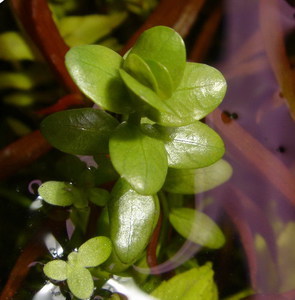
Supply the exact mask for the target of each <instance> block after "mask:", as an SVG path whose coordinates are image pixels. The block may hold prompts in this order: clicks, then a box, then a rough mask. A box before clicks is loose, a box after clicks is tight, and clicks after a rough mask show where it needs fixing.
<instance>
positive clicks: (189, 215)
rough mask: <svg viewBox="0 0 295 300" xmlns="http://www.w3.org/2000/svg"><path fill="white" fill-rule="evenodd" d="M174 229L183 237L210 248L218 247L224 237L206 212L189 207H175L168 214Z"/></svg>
mask: <svg viewBox="0 0 295 300" xmlns="http://www.w3.org/2000/svg"><path fill="white" fill-rule="evenodd" d="M169 221H170V223H171V224H172V226H173V227H174V229H175V230H176V231H177V232H178V233H179V234H180V235H182V236H183V237H184V238H186V239H188V240H190V241H192V242H194V243H196V244H199V245H202V246H205V247H208V248H212V249H217V248H220V247H222V246H223V245H224V243H225V237H224V235H223V233H222V231H221V230H220V228H219V227H218V225H217V224H216V223H215V222H214V221H213V220H212V219H211V218H210V217H208V216H207V215H206V214H204V213H202V212H200V211H196V210H194V209H191V208H185V207H182V208H175V209H173V210H172V211H171V212H170V214H169Z"/></svg>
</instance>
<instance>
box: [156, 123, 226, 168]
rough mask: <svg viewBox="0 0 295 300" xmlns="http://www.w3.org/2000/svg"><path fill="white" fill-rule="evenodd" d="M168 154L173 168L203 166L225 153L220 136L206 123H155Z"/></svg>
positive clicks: (169, 164)
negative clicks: (162, 124) (169, 124)
mask: <svg viewBox="0 0 295 300" xmlns="http://www.w3.org/2000/svg"><path fill="white" fill-rule="evenodd" d="M154 128H155V129H156V131H157V133H158V136H159V138H161V140H162V141H163V142H164V144H165V148H166V151H167V154H168V166H169V167H172V168H186V169H189V168H190V169H192V168H202V167H206V166H209V165H211V164H213V163H214V162H216V161H217V160H219V159H220V158H221V157H222V156H223V154H224V144H223V141H222V139H221V138H220V136H219V135H218V134H217V133H216V132H215V131H214V130H213V129H211V128H210V127H208V126H207V125H206V124H204V123H201V122H195V123H192V124H190V125H187V126H182V127H164V126H159V125H154Z"/></svg>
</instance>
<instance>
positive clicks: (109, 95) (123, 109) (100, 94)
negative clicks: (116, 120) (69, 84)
mask: <svg viewBox="0 0 295 300" xmlns="http://www.w3.org/2000/svg"><path fill="white" fill-rule="evenodd" d="M122 61H123V58H122V57H121V56H120V55H119V54H118V53H116V52H114V51H113V50H111V49H108V48H106V47H103V46H100V45H83V46H77V47H74V48H71V49H70V50H69V51H68V52H67V54H66V66H67V68H68V71H69V73H70V75H71V76H72V78H73V80H74V81H75V83H76V84H77V85H78V87H79V88H80V89H81V91H82V92H83V93H84V94H85V95H86V96H88V97H89V98H90V99H92V100H93V101H94V102H95V103H96V104H98V105H99V106H101V107H102V108H104V109H106V110H109V111H112V112H115V113H129V112H130V111H131V107H130V105H129V103H128V99H129V97H128V94H127V90H126V88H125V86H124V84H123V82H122V80H121V78H120V76H119V73H118V70H119V68H120V67H121V64H122Z"/></svg>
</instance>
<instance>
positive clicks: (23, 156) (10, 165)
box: [0, 130, 51, 180]
mask: <svg viewBox="0 0 295 300" xmlns="http://www.w3.org/2000/svg"><path fill="white" fill-rule="evenodd" d="M50 149H51V146H50V145H49V143H48V142H47V141H46V140H45V139H44V137H43V136H42V134H41V132H40V131H39V130H36V131H33V132H32V133H30V134H28V135H26V136H24V137H22V138H21V139H19V140H17V141H15V142H13V143H12V144H10V145H8V146H6V147H5V148H4V149H2V150H0V168H1V172H0V180H3V179H5V178H7V177H8V176H10V175H13V174H14V173H16V172H17V171H18V170H19V169H21V168H24V167H26V166H28V165H30V164H31V163H33V162H34V161H36V160H37V159H38V158H39V157H41V156H43V155H44V154H46V153H47V152H48V151H49V150H50Z"/></svg>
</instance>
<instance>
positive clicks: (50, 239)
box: [44, 233, 64, 258]
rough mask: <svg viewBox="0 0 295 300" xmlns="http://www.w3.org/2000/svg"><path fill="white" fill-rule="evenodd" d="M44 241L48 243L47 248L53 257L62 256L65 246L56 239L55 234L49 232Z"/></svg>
mask: <svg viewBox="0 0 295 300" xmlns="http://www.w3.org/2000/svg"><path fill="white" fill-rule="evenodd" d="M44 243H45V245H46V248H47V249H48V251H49V252H50V254H51V255H52V257H54V258H57V257H62V256H63V251H64V250H63V248H62V246H61V245H60V243H59V242H58V241H57V240H56V238H55V237H54V235H53V234H51V233H48V234H47V235H46V236H45V237H44Z"/></svg>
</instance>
